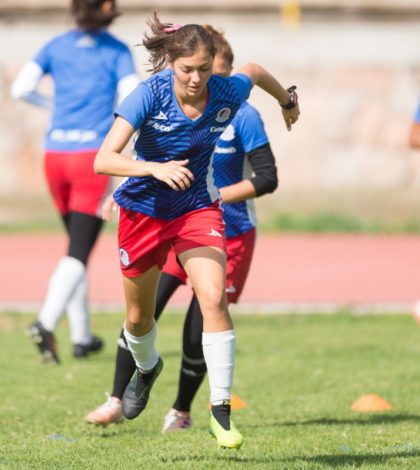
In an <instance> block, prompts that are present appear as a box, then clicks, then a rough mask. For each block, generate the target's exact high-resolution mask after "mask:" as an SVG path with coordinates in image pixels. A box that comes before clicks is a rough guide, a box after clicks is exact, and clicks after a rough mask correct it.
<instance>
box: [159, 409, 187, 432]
mask: <svg viewBox="0 0 420 470" xmlns="http://www.w3.org/2000/svg"><path fill="white" fill-rule="evenodd" d="M191 424H192V419H191V413H189V412H188V411H178V410H175V409H174V408H172V409H171V410H169V413H168V414H167V415H166V416H165V418H164V421H163V428H162V432H171V431H179V430H180V429H187V428H189V427H190V426H191Z"/></svg>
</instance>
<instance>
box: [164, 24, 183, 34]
mask: <svg viewBox="0 0 420 470" xmlns="http://www.w3.org/2000/svg"><path fill="white" fill-rule="evenodd" d="M183 26H184V25H183V24H178V23H172V25H171V26H165V28H163V31H164V32H165V33H175V32H176V31H178V29H181V28H182V27H183Z"/></svg>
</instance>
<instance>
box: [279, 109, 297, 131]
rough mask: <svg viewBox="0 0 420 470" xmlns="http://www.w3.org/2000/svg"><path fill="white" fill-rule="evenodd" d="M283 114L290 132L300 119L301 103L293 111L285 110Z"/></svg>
mask: <svg viewBox="0 0 420 470" xmlns="http://www.w3.org/2000/svg"><path fill="white" fill-rule="evenodd" d="M281 112H282V113H283V119H284V122H285V123H286V127H287V130H288V131H291V130H292V125H293V124H294V123H295V122H296V121H297V120H298V119H299V114H300V109H299V103H296V106H295V107H294V108H292V109H283V108H282V110H281Z"/></svg>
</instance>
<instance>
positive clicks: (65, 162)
mask: <svg viewBox="0 0 420 470" xmlns="http://www.w3.org/2000/svg"><path fill="white" fill-rule="evenodd" d="M95 156H96V151H83V152H47V153H46V154H45V159H44V170H45V175H46V178H47V182H48V186H49V188H50V192H51V195H52V197H53V199H54V202H55V205H56V206H57V208H58V210H59V212H60V214H62V215H66V214H68V213H69V212H81V213H83V214H89V215H94V216H96V217H100V216H101V208H102V203H103V201H104V199H105V198H106V196H107V195H108V194H109V192H110V189H111V179H110V178H109V176H106V175H97V174H95V173H94V171H93V161H94V159H95Z"/></svg>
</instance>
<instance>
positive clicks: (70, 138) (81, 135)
mask: <svg viewBox="0 0 420 470" xmlns="http://www.w3.org/2000/svg"><path fill="white" fill-rule="evenodd" d="M71 13H72V15H73V17H74V19H75V22H76V28H75V29H72V30H70V31H69V32H67V33H65V34H62V35H59V36H57V37H55V38H53V39H52V40H51V41H49V42H48V43H47V44H46V45H45V46H44V47H43V48H42V49H41V50H40V51H39V52H38V54H37V55H36V56H35V58H34V59H33V60H32V61H30V62H28V63H27V64H26V65H25V66H24V67H23V68H22V70H21V71H20V73H19V74H18V76H17V78H16V80H15V82H14V84H13V86H12V95H13V96H14V97H15V98H20V99H23V100H26V101H28V102H29V103H31V104H34V105H36V106H40V107H44V108H47V109H50V110H52V119H51V125H50V127H49V129H48V132H47V135H46V139H45V149H46V153H45V173H46V178H47V181H48V185H49V189H50V191H51V194H52V197H53V199H54V202H55V205H56V207H57V209H58V211H59V213H60V215H61V218H62V220H63V223H64V225H65V228H66V231H67V234H68V236H69V246H68V251H67V255H66V256H64V257H63V258H61V260H60V262H59V263H58V266H57V267H56V269H55V271H54V273H53V274H52V276H51V278H50V281H49V285H48V291H47V296H46V298H45V301H44V303H43V305H42V308H41V311H40V313H39V316H38V320H37V321H36V322H35V323H34V324H33V325H31V326H30V327H29V329H28V334H29V335H30V337H31V338H32V340H33V341H34V342H35V344H36V345H37V346H38V348H39V351H40V353H41V356H42V358H43V360H44V361H45V362H56V363H58V362H59V358H58V354H57V347H56V342H55V339H54V335H53V332H54V330H55V328H56V326H57V324H58V322H59V320H60V318H61V317H62V315H63V313H64V312H65V311H66V310H67V313H68V316H69V322H70V331H71V341H72V343H73V354H74V356H75V357H85V356H87V355H88V354H89V353H90V352H93V351H98V350H100V349H101V348H102V346H103V343H102V340H100V339H99V338H97V337H95V336H92V335H91V332H90V326H89V311H88V305H87V275H86V265H87V262H88V258H89V255H90V253H91V251H92V248H93V246H94V244H95V241H96V239H97V237H98V234H99V232H100V229H101V226H102V219H101V217H100V209H101V205H102V202H103V199H104V197H105V196H106V195H107V193H108V191H109V189H110V181H109V177H108V176H104V175H95V173H94V171H93V160H94V158H95V155H96V152H97V150H98V148H99V147H100V145H101V143H102V141H103V139H104V137H105V135H106V133H107V132H108V131H109V129H110V127H111V125H112V122H113V116H112V111H113V107H114V103H115V101H116V98H117V99H119V100H121V99H122V98H124V97H125V96H127V95H128V94H129V93H130V92H131V91H132V90H133V89H134V88H135V86H136V85H137V83H138V78H137V75H136V73H135V68H134V64H133V60H132V57H131V54H130V52H129V49H128V48H127V46H126V45H125V44H123V43H122V42H120V41H119V40H118V39H116V38H115V37H114V36H112V35H111V34H109V33H108V32H107V31H106V29H105V28H106V27H107V26H109V25H110V24H111V23H112V21H113V20H114V19H115V18H116V17H117V16H118V15H119V13H118V11H117V10H116V0H72V4H71ZM44 75H51V77H52V79H53V82H54V98H50V97H47V96H45V95H42V94H41V93H40V92H39V91H38V85H39V83H40V80H41V78H42V77H43V76H44Z"/></svg>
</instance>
